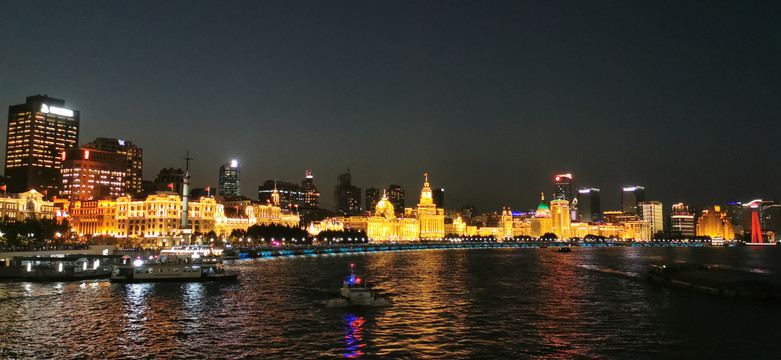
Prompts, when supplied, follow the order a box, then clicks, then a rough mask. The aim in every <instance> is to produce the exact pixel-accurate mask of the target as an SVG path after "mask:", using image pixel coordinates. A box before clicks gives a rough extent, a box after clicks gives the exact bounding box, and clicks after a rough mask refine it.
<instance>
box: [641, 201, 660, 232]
mask: <svg viewBox="0 0 781 360" xmlns="http://www.w3.org/2000/svg"><path fill="white" fill-rule="evenodd" d="M637 207H638V211H640V217H641V218H642V219H643V220H644V221H647V222H648V223H649V224H651V234H652V235H653V234H656V233H658V232H660V231H664V215H663V214H662V209H663V208H662V203H660V202H658V201H643V202H640V203H638V204H637Z"/></svg>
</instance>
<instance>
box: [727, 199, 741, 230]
mask: <svg viewBox="0 0 781 360" xmlns="http://www.w3.org/2000/svg"><path fill="white" fill-rule="evenodd" d="M726 207H727V209H726V211H727V216H728V217H729V220H730V223H732V226H734V227H735V228H736V229H737V228H738V227H740V228H741V229H742V228H743V204H742V203H740V201H733V202H728V203H727V206H726Z"/></svg>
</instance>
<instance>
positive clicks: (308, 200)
mask: <svg viewBox="0 0 781 360" xmlns="http://www.w3.org/2000/svg"><path fill="white" fill-rule="evenodd" d="M301 187H302V188H303V189H304V204H303V205H302V207H304V208H308V209H317V207H318V206H320V193H319V192H318V191H317V186H315V180H314V176H312V170H307V171H306V177H305V178H304V180H301Z"/></svg>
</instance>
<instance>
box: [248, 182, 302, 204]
mask: <svg viewBox="0 0 781 360" xmlns="http://www.w3.org/2000/svg"><path fill="white" fill-rule="evenodd" d="M274 194H276V195H274ZM275 196H276V197H278V200H277V201H278V205H279V206H280V207H282V208H290V209H294V208H295V209H297V208H299V207H303V206H305V204H306V192H305V191H304V189H303V188H302V187H301V185H298V184H296V183H291V182H285V181H276V180H266V181H265V182H263V185H260V186H258V201H259V202H260V203H261V204H273V203H274V201H275V200H274V197H275Z"/></svg>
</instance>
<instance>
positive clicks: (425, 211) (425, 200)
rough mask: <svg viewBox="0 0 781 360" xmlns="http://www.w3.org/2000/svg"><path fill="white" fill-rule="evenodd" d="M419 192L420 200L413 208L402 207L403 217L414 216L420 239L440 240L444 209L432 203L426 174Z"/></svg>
mask: <svg viewBox="0 0 781 360" xmlns="http://www.w3.org/2000/svg"><path fill="white" fill-rule="evenodd" d="M424 176H425V177H426V181H425V182H424V183H423V190H421V192H420V202H419V203H418V207H417V208H415V209H411V208H407V209H404V217H405V218H415V219H417V221H418V224H419V225H420V239H421V240H440V239H442V238H444V237H445V210H444V209H438V208H437V207H436V205H434V198H433V197H432V194H431V187H430V186H429V184H428V174H424Z"/></svg>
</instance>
